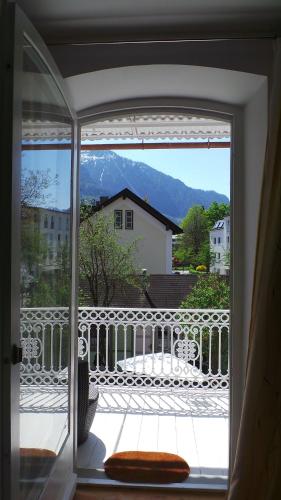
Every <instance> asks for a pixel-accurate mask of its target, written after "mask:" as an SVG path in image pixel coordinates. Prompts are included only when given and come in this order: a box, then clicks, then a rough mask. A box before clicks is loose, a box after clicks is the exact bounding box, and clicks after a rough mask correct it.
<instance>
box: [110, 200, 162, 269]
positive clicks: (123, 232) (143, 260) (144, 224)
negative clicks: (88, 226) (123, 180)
mask: <svg viewBox="0 0 281 500" xmlns="http://www.w3.org/2000/svg"><path fill="white" fill-rule="evenodd" d="M114 210H122V211H123V225H122V229H117V230H116V231H117V233H118V235H119V241H120V243H131V242H133V241H136V240H137V250H136V259H135V261H136V265H137V266H138V267H139V268H140V269H147V271H148V273H150V274H171V273H172V231H171V230H170V229H169V230H167V229H166V226H164V224H162V223H161V222H159V221H158V220H157V219H155V217H153V216H151V215H150V214H149V213H147V212H146V211H145V210H143V209H142V208H141V207H139V206H138V205H137V204H136V203H134V202H133V201H132V200H130V199H129V198H126V199H123V198H119V199H118V200H115V201H114V202H112V203H111V204H110V205H108V206H107V207H104V208H103V213H105V214H107V215H108V216H112V217H114ZM126 210H133V213H134V228H133V229H125V211H126Z"/></svg>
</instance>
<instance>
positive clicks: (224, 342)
mask: <svg viewBox="0 0 281 500" xmlns="http://www.w3.org/2000/svg"><path fill="white" fill-rule="evenodd" d="M180 307H181V308H184V309H229V307H230V287H229V283H228V280H226V279H225V278H223V277H222V276H219V275H217V274H209V275H204V276H200V277H199V278H198V281H197V283H196V285H195V286H194V288H193V289H192V291H191V293H190V294H189V295H188V296H187V297H186V298H185V299H184V300H183V301H182V303H181V305H180ZM190 338H191V339H192V334H191V337H190ZM210 338H211V340H212V341H211V344H210ZM202 357H203V368H204V371H206V372H208V371H209V370H211V371H212V373H213V374H215V373H217V372H218V367H219V359H220V366H221V371H222V373H223V374H225V373H226V372H227V367H228V328H227V327H222V328H221V332H219V329H218V328H217V327H216V326H213V327H212V326H210V327H204V328H203V330H202ZM210 359H211V366H210Z"/></svg>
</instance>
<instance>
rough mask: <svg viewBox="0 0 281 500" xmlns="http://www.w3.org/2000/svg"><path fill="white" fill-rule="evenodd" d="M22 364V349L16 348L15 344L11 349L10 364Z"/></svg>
mask: <svg viewBox="0 0 281 500" xmlns="http://www.w3.org/2000/svg"><path fill="white" fill-rule="evenodd" d="M21 362H22V347H18V346H17V345H16V344H14V345H13V347H12V363H13V365H17V364H18V363H21Z"/></svg>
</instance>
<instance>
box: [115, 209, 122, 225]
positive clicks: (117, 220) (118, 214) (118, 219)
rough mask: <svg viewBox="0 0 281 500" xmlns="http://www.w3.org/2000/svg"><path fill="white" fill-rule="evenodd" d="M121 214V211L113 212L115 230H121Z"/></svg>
mask: <svg viewBox="0 0 281 500" xmlns="http://www.w3.org/2000/svg"><path fill="white" fill-rule="evenodd" d="M122 223H123V212H122V210H114V227H115V229H122Z"/></svg>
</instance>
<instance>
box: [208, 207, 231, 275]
mask: <svg viewBox="0 0 281 500" xmlns="http://www.w3.org/2000/svg"><path fill="white" fill-rule="evenodd" d="M210 250H211V255H212V256H213V258H212V259H211V266H210V272H211V273H218V274H224V275H227V274H229V252H230V217H229V215H228V216H227V217H225V218H224V219H222V220H218V221H217V222H216V223H215V225H214V227H213V229H212V230H211V231H210Z"/></svg>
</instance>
